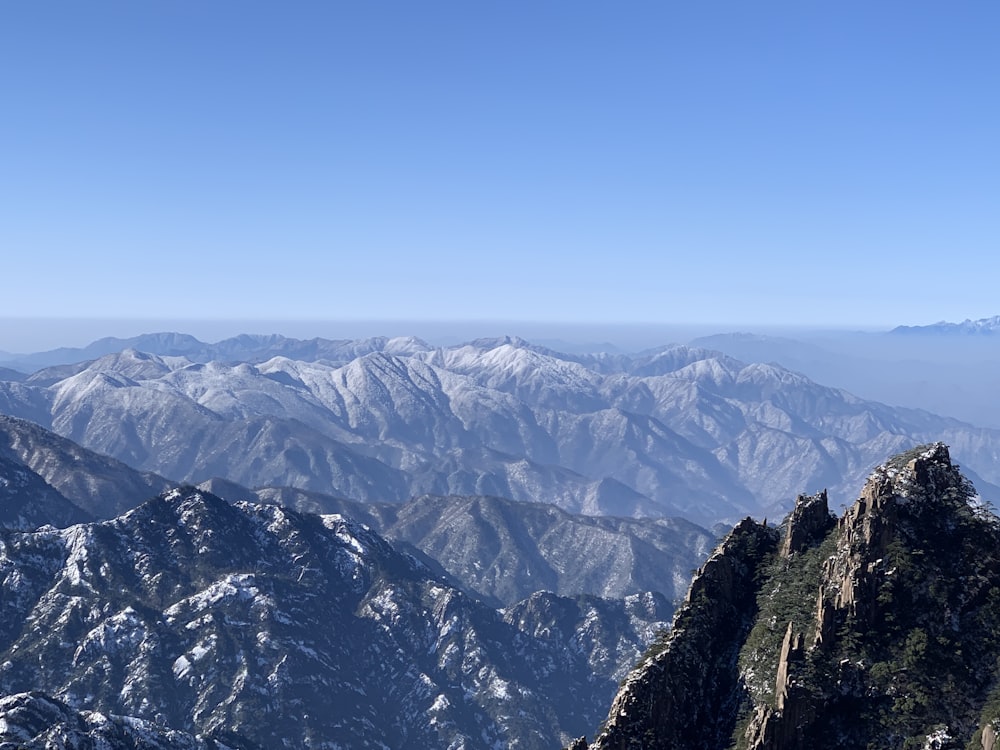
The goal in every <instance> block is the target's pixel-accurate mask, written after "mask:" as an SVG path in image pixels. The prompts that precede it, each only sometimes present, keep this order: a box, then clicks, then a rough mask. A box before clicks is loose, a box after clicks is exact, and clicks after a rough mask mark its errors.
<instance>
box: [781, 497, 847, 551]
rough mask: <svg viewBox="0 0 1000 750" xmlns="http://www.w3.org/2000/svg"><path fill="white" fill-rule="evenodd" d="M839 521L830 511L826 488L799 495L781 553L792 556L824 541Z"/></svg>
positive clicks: (786, 526)
mask: <svg viewBox="0 0 1000 750" xmlns="http://www.w3.org/2000/svg"><path fill="white" fill-rule="evenodd" d="M836 523H837V519H836V517H834V516H833V514H831V513H830V507H829V504H828V502H827V497H826V490H823V491H822V492H817V493H816V494H815V495H799V496H798V497H797V498H796V499H795V507H794V508H793V509H792V512H791V513H790V514H789V516H788V521H787V522H786V525H785V539H784V541H783V542H782V543H781V555H782V556H783V557H791V556H792V555H794V554H796V553H797V552H802V551H803V550H804V549H807V548H808V547H812V546H813V545H815V544H817V543H818V542H820V541H822V540H823V538H824V537H826V535H827V534H828V533H829V531H830V529H831V528H833V526H834V524H836Z"/></svg>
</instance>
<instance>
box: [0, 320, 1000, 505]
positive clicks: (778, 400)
mask: <svg viewBox="0 0 1000 750" xmlns="http://www.w3.org/2000/svg"><path fill="white" fill-rule="evenodd" d="M253 342H255V345H257V346H258V347H259V348H258V350H257V354H258V355H259V357H261V358H263V357H264V356H266V355H268V354H271V353H272V350H269V349H267V345H268V344H267V341H266V340H263V339H262V338H261V337H253ZM333 344H336V347H334V346H333ZM216 346H218V345H216ZM274 346H275V349H274V350H275V351H293V350H296V351H297V350H301V349H302V348H303V346H304V343H303V342H298V343H295V342H294V341H293V340H287V339H281V340H280V341H277V342H276V343H275V344H274ZM310 346H311V347H312V349H310V351H311V352H313V353H315V352H314V351H313V350H315V351H319V350H320V349H322V350H323V351H325V352H327V353H328V354H329V353H331V352H333V351H334V349H335V350H336V352H340V354H341V355H343V356H353V355H355V354H358V353H362V354H361V356H357V357H354V358H353V359H350V360H349V361H346V362H343V363H338V362H335V361H333V360H330V361H323V360H321V359H311V360H304V359H292V358H289V357H288V356H285V355H278V356H272V357H270V358H268V359H266V360H264V361H260V362H258V363H256V364H252V363H247V362H243V363H235V364H233V363H230V364H225V363H222V362H218V361H214V362H207V363H206V362H194V361H192V360H191V359H190V358H189V357H186V356H183V357H182V356H173V355H170V356H160V355H155V354H149V353H143V352H139V351H135V350H130V349H126V350H124V351H122V352H118V353H113V354H108V355H106V356H103V357H101V358H99V359H97V360H94V361H92V362H89V363H86V364H83V365H79V364H77V365H71V366H67V367H60V368H56V369H55V370H41V371H39V372H37V373H35V374H34V375H32V376H31V377H30V378H28V379H27V380H25V381H24V382H3V383H0V407H2V409H3V410H4V411H6V412H7V413H9V414H13V415H16V416H22V417H25V418H27V419H33V420H35V421H37V422H39V423H40V424H42V425H43V426H46V427H50V428H51V429H53V430H54V431H56V432H57V433H59V434H61V435H64V436H66V437H69V438H71V439H73V440H75V441H77V442H79V443H80V444H81V445H84V446H86V447H87V448H90V449H92V450H97V451H100V452H102V453H107V454H109V455H111V456H114V457H115V458H118V459H120V460H122V461H124V462H126V463H128V464H130V465H133V466H136V467H137V468H139V469H142V470H146V471H152V472H156V473H158V474H161V475H163V476H168V477H171V478H174V479H178V480H182V481H189V482H200V481H204V480H205V479H207V478H209V477H213V476H215V477H225V478H227V479H230V480H233V481H236V482H238V483H240V484H243V485H246V486H249V487H262V486H282V485H284V486H290V487H297V488H300V489H303V490H309V491H314V492H319V493H323V494H329V495H337V496H341V497H345V498H349V499H354V500H358V501H364V502H376V501H388V502H404V501H406V500H408V499H409V498H410V497H413V496H416V495H421V494H435V495H493V496H499V497H508V498H511V499H514V500H524V501H532V502H548V503H551V504H554V505H557V506H559V507H561V508H563V509H565V510H568V511H572V512H577V513H586V514H590V515H618V516H642V515H650V516H664V515H667V516H682V517H687V518H689V519H691V520H694V521H696V522H699V523H703V524H711V523H714V522H716V521H719V520H722V519H733V518H737V517H741V516H745V515H747V514H753V515H758V516H760V515H765V514H769V515H772V516H775V515H777V516H780V515H782V514H783V513H784V512H785V509H787V508H788V507H790V506H791V503H792V502H793V499H794V497H795V495H796V494H797V493H799V492H802V491H814V490H819V489H823V488H824V487H826V488H829V489H830V491H831V496H832V497H833V498H834V502H838V501H839V502H845V501H846V499H847V498H849V497H852V496H853V495H854V494H855V493H856V492H857V489H858V488H859V487H860V486H861V483H862V482H863V480H864V477H865V476H866V474H867V472H868V470H869V469H870V468H871V466H873V465H875V464H876V463H877V462H878V460H879V458H880V457H882V456H884V455H887V454H889V453H892V452H894V451H899V450H903V449H905V448H907V447H908V446H910V445H913V444H916V443H920V442H926V441H928V440H937V439H943V440H945V441H946V442H948V443H949V444H951V445H952V448H953V451H954V454H955V455H956V457H958V458H959V459H960V460H961V461H962V462H963V464H964V466H965V468H966V470H969V471H970V472H971V473H972V474H973V475H974V479H976V481H977V486H978V487H979V488H980V490H981V491H982V492H983V493H984V494H985V495H987V496H990V495H991V494H994V493H997V492H998V491H997V490H996V487H995V486H994V485H995V484H996V483H997V482H1000V461H998V460H997V457H998V456H1000V431H993V430H982V429H976V428H973V427H971V426H970V425H967V424H963V423H961V422H958V421H956V420H950V419H946V418H941V417H936V416H934V415H931V414H928V413H926V412H921V411H917V410H907V409H900V408H891V407H888V406H885V405H883V404H879V403H876V402H871V401H864V400H862V399H859V398H856V397H854V396H852V395H850V394H849V393H846V392H845V391H842V390H838V389H835V388H829V387H825V386H821V385H819V384H817V383H815V382H813V381H811V380H809V379H808V378H806V377H805V376H803V375H800V374H798V373H795V372H793V371H790V370H787V369H784V368H782V367H780V366H777V365H773V364H759V363H758V364H745V363H743V362H740V361H738V360H735V359H733V358H731V357H727V356H725V355H722V354H719V353H716V352H712V351H710V350H705V349H694V348H689V347H683V346H670V347H663V348H661V349H658V350H655V351H650V352H646V353H643V354H641V355H636V356H626V355H621V354H614V355H560V354H559V353H558V352H554V351H552V350H548V349H545V348H544V347H537V346H532V345H531V344H528V343H527V342H524V341H521V340H519V339H511V338H504V339H498V340H487V341H478V342H472V343H470V344H465V345H462V346H455V347H449V348H436V349H435V348H431V347H429V346H427V345H426V344H423V343H422V342H418V341H416V340H413V339H394V340H387V339H378V340H365V341H362V342H354V343H350V342H332V343H331V342H327V344H323V345H322V346H320V344H319V343H317V342H313V343H312V344H310ZM303 356H305V355H303ZM310 356H312V355H311V354H310Z"/></svg>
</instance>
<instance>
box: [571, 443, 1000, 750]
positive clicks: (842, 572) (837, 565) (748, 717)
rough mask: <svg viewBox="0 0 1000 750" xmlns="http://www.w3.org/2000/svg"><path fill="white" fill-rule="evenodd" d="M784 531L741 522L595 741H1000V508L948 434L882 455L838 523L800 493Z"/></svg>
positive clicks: (986, 748) (633, 744) (770, 744)
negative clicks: (991, 503) (955, 456)
mask: <svg viewBox="0 0 1000 750" xmlns="http://www.w3.org/2000/svg"><path fill="white" fill-rule="evenodd" d="M777 537H778V533H777V532H776V531H774V530H771V529H768V528H767V527H766V526H763V525H758V524H756V523H754V522H753V521H750V520H749V519H748V520H746V521H744V522H742V523H741V524H740V525H739V526H738V527H737V528H736V529H735V530H734V531H733V532H732V534H730V536H729V537H728V538H727V539H726V540H725V542H724V543H723V544H722V546H721V547H720V548H719V550H718V551H717V552H716V553H715V554H714V555H713V556H712V557H711V558H710V559H709V561H708V562H707V563H706V564H705V566H704V567H703V568H702V569H701V570H700V571H699V573H698V575H697V576H696V578H695V580H694V581H693V582H692V585H691V591H690V593H689V595H688V600H687V602H686V603H685V605H684V606H683V607H682V608H681V610H679V612H678V614H677V616H676V619H675V625H674V629H673V631H672V633H671V634H670V635H669V636H668V637H666V638H665V639H664V640H663V641H662V642H661V644H660V645H659V650H658V651H656V652H653V653H651V654H649V655H648V656H647V657H646V658H644V659H643V660H642V661H641V662H640V663H639V664H638V666H637V667H636V668H635V669H634V670H633V672H632V673H631V674H630V675H629V677H628V678H626V680H625V681H624V683H623V684H622V687H621V689H620V690H619V692H618V695H617V696H616V697H615V699H614V702H613V704H612V707H611V712H610V714H609V717H608V720H607V722H606V723H605V725H604V726H603V727H602V728H601V729H600V730H599V732H598V734H597V737H596V739H595V740H594V743H593V747H595V748H607V749H609V750H610V749H612V748H614V749H615V750H623V749H624V748H659V747H664V748H665V747H671V748H678V749H683V748H692V749H694V748H698V749H699V750H701V749H704V750H727V749H728V748H736V749H737V750H806V748H869V749H872V750H875V749H878V750H881V749H882V748H885V749H886V750H888V749H889V748H893V749H898V748H914V749H921V750H922V749H924V748H926V749H927V750H930V749H931V748H935V749H939V750H941V749H945V748H955V749H958V748H975V750H995V747H996V745H997V742H996V733H997V727H998V725H1000V521H998V519H997V517H996V516H994V515H993V514H992V513H991V512H990V510H989V509H988V508H987V507H985V506H983V505H981V504H980V503H979V502H978V498H977V496H976V493H975V490H974V488H973V487H972V485H971V483H970V482H969V481H968V480H967V479H966V478H965V477H964V476H963V475H962V474H961V473H960V472H959V470H958V467H957V466H956V465H954V464H953V463H952V462H951V458H950V456H949V453H948V449H947V447H946V446H944V445H943V444H941V443H936V444H932V445H925V446H921V447H919V448H916V449H913V450H911V451H908V452H906V453H903V454H900V455H897V456H895V457H893V458H891V459H890V460H889V461H887V462H886V463H885V464H883V465H881V466H879V467H878V468H877V469H875V471H874V472H873V473H872V475H871V476H870V478H869V480H868V482H867V483H866V485H865V487H864V490H863V491H862V493H861V495H860V497H859V498H858V500H857V501H856V502H855V503H854V504H853V505H852V506H851V507H850V508H849V509H848V510H847V511H846V513H845V514H844V516H843V517H842V518H841V519H840V520H839V521H835V520H834V518H833V517H832V516H831V515H830V514H829V511H828V510H827V498H826V494H825V493H821V494H819V495H813V496H800V497H799V499H798V501H797V503H796V507H795V509H794V511H793V512H792V513H791V514H790V515H789V517H788V519H787V521H786V523H785V526H784V529H783V538H782V539H781V540H780V541H779V540H778V538H777ZM575 747H577V748H584V747H587V745H586V742H585V741H584V740H579V741H577V743H576V744H575Z"/></svg>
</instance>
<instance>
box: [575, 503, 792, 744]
mask: <svg viewBox="0 0 1000 750" xmlns="http://www.w3.org/2000/svg"><path fill="white" fill-rule="evenodd" d="M777 542H778V534H777V531H776V530H775V529H773V528H771V527H768V526H767V525H765V524H759V523H757V522H755V521H753V520H752V519H750V518H747V519H744V520H743V521H741V522H740V523H739V524H738V525H737V526H736V528H734V529H733V531H732V532H730V534H729V535H728V536H727V537H726V538H725V539H724V540H723V542H722V544H721V545H720V546H719V547H718V549H717V550H716V551H715V553H714V554H713V555H712V556H711V557H710V558H709V559H708V560H707V561H706V562H705V564H704V565H703V566H702V567H701V569H700V570H699V571H698V572H697V573H696V574H695V577H694V580H693V581H692V582H691V588H690V590H689V591H688V596H687V599H686V601H685V602H684V605H683V606H682V607H681V608H680V609H679V610H678V612H677V615H676V616H675V618H674V622H673V627H672V629H671V630H670V632H669V634H668V635H665V636H663V637H661V640H660V641H659V642H658V643H656V644H654V645H653V647H651V648H650V650H649V651H648V652H647V654H646V655H645V656H644V657H643V659H642V660H641V661H640V662H639V664H638V666H637V667H636V668H635V669H634V670H633V671H632V673H631V674H629V676H628V677H626V679H625V681H624V682H623V683H622V687H621V688H620V689H619V691H618V694H617V695H616V696H615V699H614V702H613V703H612V706H611V712H610V714H609V718H608V721H607V724H606V726H605V729H604V731H603V732H602V733H601V734H600V735H599V736H598V737H597V738H596V739H595V741H594V747H595V748H631V747H636V748H638V747H643V748H678V747H692V748H705V749H706V750H707V749H708V748H713V747H724V746H725V743H726V742H727V741H728V738H729V736H730V735H731V733H732V730H733V724H734V722H735V711H734V707H735V706H736V705H738V704H739V702H740V695H741V692H742V687H741V680H740V677H739V674H738V671H737V659H736V657H737V653H738V651H739V644H740V643H742V642H743V640H744V639H745V638H746V634H747V632H748V631H749V629H750V627H751V626H752V624H753V622H754V618H755V617H756V614H757V581H758V579H759V575H760V573H761V569H762V565H763V563H764V561H765V560H766V559H768V558H769V557H770V556H772V555H773V554H774V552H775V550H776V548H777ZM713 654H714V655H718V658H714V659H711V660H707V657H709V655H713ZM574 747H577V748H582V747H586V744H585V743H584V744H580V741H579V740H578V741H577V744H576V745H574Z"/></svg>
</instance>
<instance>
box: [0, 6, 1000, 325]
mask: <svg viewBox="0 0 1000 750" xmlns="http://www.w3.org/2000/svg"><path fill="white" fill-rule="evenodd" d="M997 39H1000V3H998V2H996V0H991V1H990V2H980V3H973V2H954V3H943V2H924V1H921V0H907V1H906V2H894V1H891V0H878V2H872V1H871V0H866V2H822V3H820V2H810V1H809V0H796V1H795V2H783V3H778V2H753V3H750V2H703V3H696V2H686V1H685V2H666V1H665V0H664V1H661V2H648V3H647V2H601V3H593V2H579V1H573V2H569V1H567V2H545V1H544V0H531V1H530V2H529V1H527V0H525V1H523V2H454V3H445V2H434V1H433V0H423V1H421V2H398V3H390V2H284V3H281V2H267V3H263V2H252V1H251V2H247V1H245V0H241V1H240V2H230V1H228V0H209V1H206V0H199V1H198V2H187V1H184V0H143V1H142V2H135V0H129V1H128V2H103V1H102V0H92V1H90V2H61V3H56V2H48V1H46V0H31V1H30V2H9V3H3V4H2V6H0V81H2V83H0V95H2V100H0V101H2V105H0V106H2V109H0V112H2V116H0V139H2V140H0V142H2V149H0V247H2V248H3V255H2V257H3V266H2V268H3V271H2V275H0V279H2V281H0V284H2V287H0V288H2V294H0V317H6V316H54V317H60V316H85V317H99V318H156V319H162V318H186V317H190V318H253V319H280V318H289V319H306V318H318V319H381V318H385V319H394V320H400V319H404V320H405V319H414V320H419V319H423V320H455V319H458V320H468V319H477V318H478V319H503V320H541V321H570V322H593V321H602V322H658V323H691V322H702V323H710V324H715V323H718V324H727V323H733V324H738V326H739V327H740V328H746V327H747V326H748V325H750V324H758V323H759V324H789V323H797V324H804V325H823V324H831V325H834V324H835V325H840V324H843V325H865V324H869V325H880V324H895V323H914V324H916V323H929V322H933V321H936V320H940V319H949V320H961V319H964V318H966V317H972V318H978V317H985V316H989V315H994V314H998V313H1000V295H998V291H997V288H998V285H1000V269H998V265H997V263H998V262H997V256H998V250H1000V44H997Z"/></svg>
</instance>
